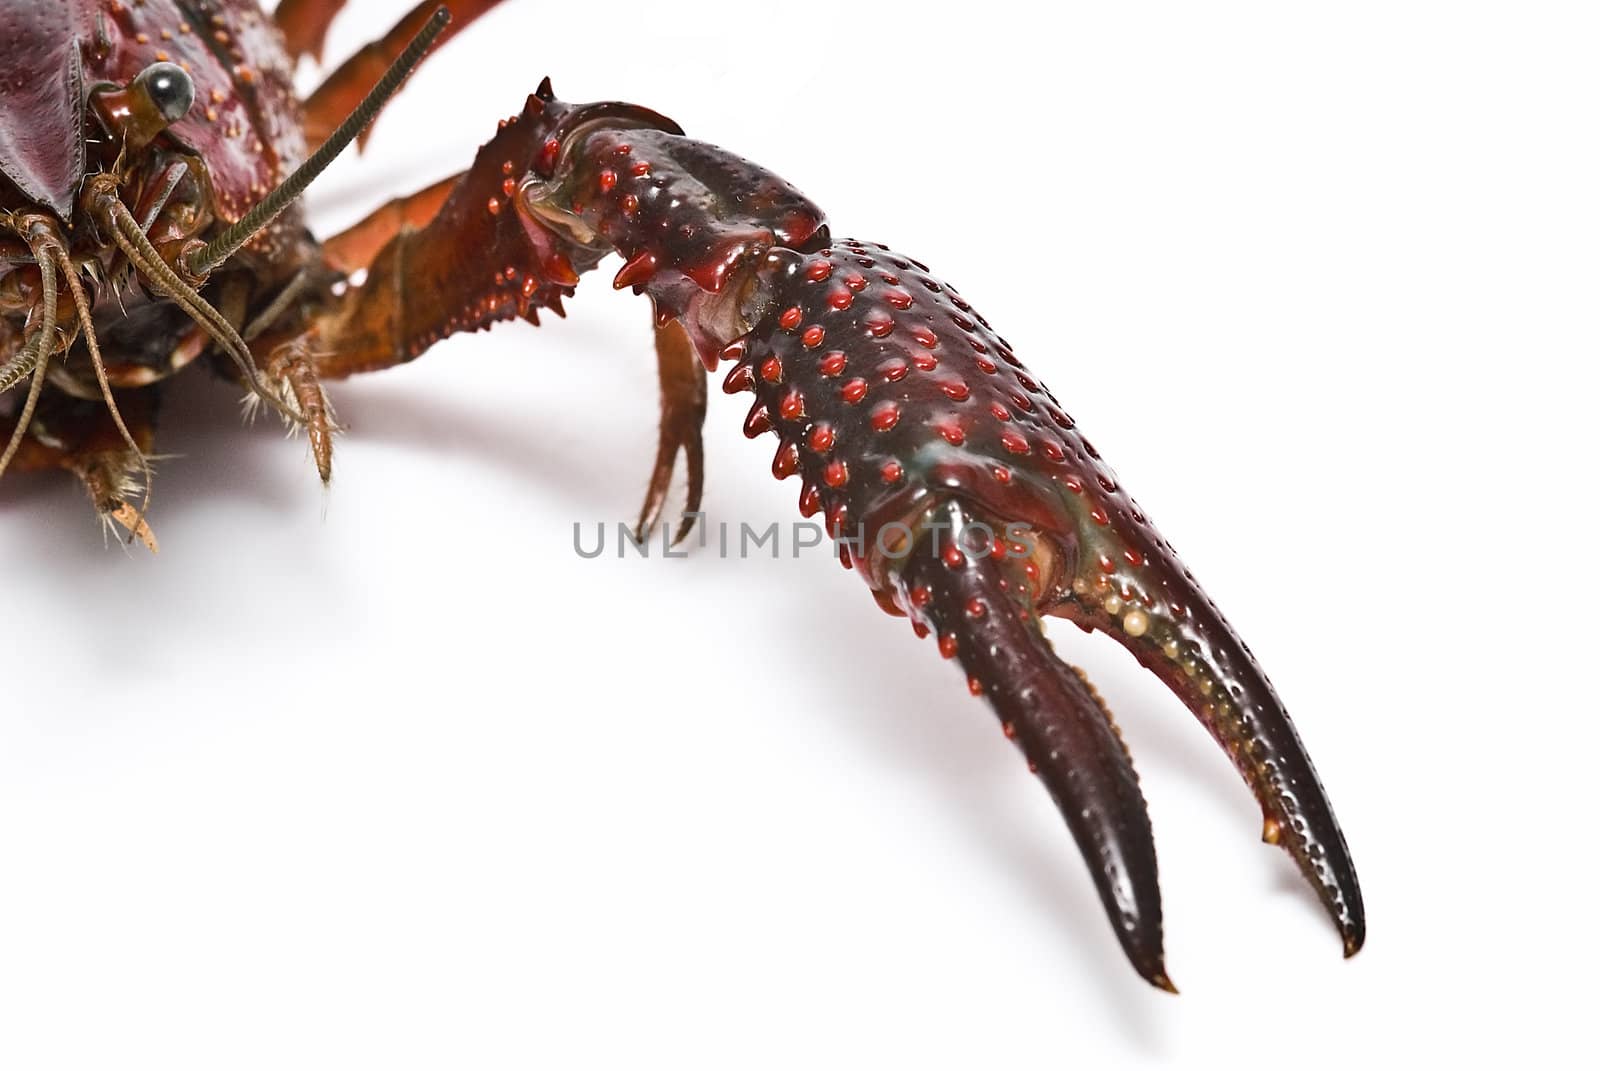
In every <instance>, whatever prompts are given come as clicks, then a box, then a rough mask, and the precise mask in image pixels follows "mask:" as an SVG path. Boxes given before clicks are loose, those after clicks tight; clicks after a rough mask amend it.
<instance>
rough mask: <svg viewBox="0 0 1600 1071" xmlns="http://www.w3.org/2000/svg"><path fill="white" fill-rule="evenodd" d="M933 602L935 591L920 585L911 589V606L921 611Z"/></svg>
mask: <svg viewBox="0 0 1600 1071" xmlns="http://www.w3.org/2000/svg"><path fill="white" fill-rule="evenodd" d="M932 601H933V589H932V588H929V587H927V586H925V585H918V586H917V587H914V588H912V589H911V605H912V606H915V607H917V608H918V609H921V608H922V607H924V606H926V605H928V604H929V603H930V602H932Z"/></svg>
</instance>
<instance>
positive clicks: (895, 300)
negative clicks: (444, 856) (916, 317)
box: [883, 290, 911, 312]
mask: <svg viewBox="0 0 1600 1071" xmlns="http://www.w3.org/2000/svg"><path fill="white" fill-rule="evenodd" d="M883 300H884V302H885V303H886V304H888V305H889V307H891V308H895V309H899V310H900V311H901V312H904V311H905V310H906V309H909V308H910V307H911V295H910V294H908V293H906V292H905V291H904V290H891V291H889V292H888V293H887V294H885V295H883Z"/></svg>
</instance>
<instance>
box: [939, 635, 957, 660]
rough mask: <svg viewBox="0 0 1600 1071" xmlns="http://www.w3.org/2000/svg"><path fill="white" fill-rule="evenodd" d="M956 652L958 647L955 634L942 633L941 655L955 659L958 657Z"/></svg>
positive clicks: (940, 638)
mask: <svg viewBox="0 0 1600 1071" xmlns="http://www.w3.org/2000/svg"><path fill="white" fill-rule="evenodd" d="M956 650H957V645H956V637H955V634H954V633H951V632H943V633H940V634H939V653H940V654H941V655H943V656H944V657H945V658H954V657H955V656H956Z"/></svg>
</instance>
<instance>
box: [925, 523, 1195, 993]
mask: <svg viewBox="0 0 1600 1071" xmlns="http://www.w3.org/2000/svg"><path fill="white" fill-rule="evenodd" d="M940 513H941V514H942V516H941V517H939V518H937V520H939V521H942V522H943V523H938V524H935V525H934V526H933V527H934V529H935V530H936V531H937V530H938V529H941V528H942V529H943V530H944V532H945V533H946V534H940V535H930V536H928V537H925V538H924V539H922V540H921V541H920V542H919V543H918V544H917V546H916V548H915V549H914V550H913V551H912V552H911V554H910V557H909V558H908V559H907V560H906V562H905V564H904V566H903V568H902V569H901V571H900V573H899V576H900V580H901V584H902V591H901V599H900V601H901V605H902V606H903V607H904V608H905V609H906V612H907V613H908V614H909V615H910V617H911V618H912V620H913V621H914V622H915V623H917V624H918V625H920V626H921V627H922V628H924V629H926V630H927V631H929V632H932V633H933V634H934V635H936V636H937V637H938V643H939V650H940V652H941V653H942V654H944V655H945V657H947V658H954V659H956V660H957V661H958V662H960V664H961V666H962V668H963V669H964V670H965V671H966V673H967V676H968V682H969V685H970V687H971V689H972V690H973V691H974V692H976V693H979V694H981V695H983V696H984V697H985V698H986V699H987V700H988V701H989V704H990V705H991V706H992V707H993V708H994V711H995V714H996V715H998V716H999V718H1000V724H1001V729H1002V731H1003V732H1004V733H1005V734H1006V737H1007V738H1008V739H1010V740H1011V741H1012V742H1013V743H1015V744H1016V745H1017V747H1018V748H1020V749H1021V751H1022V753H1023V755H1024V757H1025V758H1026V759H1027V760H1028V768H1029V769H1030V770H1031V771H1033V772H1034V773H1035V774H1037V775H1038V776H1039V779H1040V780H1041V781H1042V782H1044V785H1045V788H1046V789H1047V790H1048V791H1049V793H1050V796H1051V798H1052V799H1054V801H1055V803H1056V807H1057V808H1058V809H1059V810H1060V811H1061V815H1062V817H1063V818H1065V819H1066V822H1067V825H1068V827H1069V828H1070V829H1071V830H1072V835H1073V837H1074V839H1076V840H1077V842H1078V848H1079V850H1080V851H1081V852H1082V853H1083V855H1084V857H1085V859H1086V860H1087V861H1088V863H1089V870H1090V873H1091V874H1092V875H1093V878H1094V882H1095V885H1096V888H1097V890H1098V892H1099V894H1100V900H1101V903H1102V904H1103V905H1104V906H1105V910H1106V914H1107V915H1108V916H1109V917H1110V920H1111V925H1112V928H1113V929H1114V930H1115V931H1116V935H1117V939H1118V941H1119V942H1120V943H1121V945H1122V949H1123V952H1124V953H1125V954H1126V955H1127V957H1128V960H1129V961H1130V962H1131V963H1132V964H1133V966H1134V969H1135V970H1137V971H1138V972H1139V974H1140V976H1141V977H1143V978H1144V979H1145V980H1146V981H1147V982H1149V983H1150V984H1151V985H1153V986H1156V987H1157V988H1159V989H1164V990H1166V991H1168V992H1171V993H1176V992H1177V989H1176V988H1175V987H1174V986H1173V984H1172V980H1171V978H1169V977H1168V975H1167V972H1166V967H1165V965H1164V962H1163V953H1162V924H1161V891H1160V886H1159V883H1158V881H1157V873H1156V849H1155V839H1154V836H1153V834H1152V832H1151V828H1150V816H1149V812H1148V811H1147V809H1146V807H1145V801H1144V795H1143V793H1141V792H1140V790H1139V778H1138V775H1137V774H1136V773H1135V772H1134V769H1133V762H1132V759H1131V757H1130V756H1129V754H1128V749H1127V747H1126V746H1125V745H1124V744H1123V741H1122V735H1121V733H1120V732H1119V731H1118V729H1117V727H1116V723H1115V722H1114V721H1113V720H1112V718H1111V713H1110V711H1109V710H1107V709H1106V706H1105V704H1104V703H1103V702H1102V701H1101V699H1100V696H1099V694H1098V693H1097V692H1096V691H1095V689H1094V687H1093V686H1092V685H1091V684H1089V682H1088V680H1087V678H1085V677H1084V675H1083V673H1082V671H1080V670H1078V669H1076V668H1075V667H1072V666H1069V665H1067V664H1066V663H1064V662H1062V661H1061V660H1060V659H1058V658H1057V657H1056V656H1055V652H1054V651H1053V650H1052V649H1051V646H1050V641H1049V640H1048V639H1047V638H1046V637H1045V635H1044V632H1043V631H1042V629H1041V627H1040V622H1039V617H1038V614H1037V612H1036V610H1035V607H1034V603H1033V598H1032V588H1031V584H1030V582H1029V579H1028V577H1027V575H1026V573H1025V571H1024V568H1023V562H1022V561H1020V560H1010V559H1006V558H1004V557H997V556H995V555H993V554H990V553H987V552H985V553H973V552H972V551H971V550H967V549H963V547H962V545H961V544H960V541H959V539H957V538H955V537H953V536H952V535H950V534H948V533H952V532H958V531H961V530H962V529H963V528H964V527H965V523H964V520H963V516H962V513H961V509H960V507H959V506H957V505H955V504H953V503H951V504H946V505H945V506H943V507H941V508H940Z"/></svg>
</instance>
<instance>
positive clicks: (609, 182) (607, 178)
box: [600, 167, 617, 193]
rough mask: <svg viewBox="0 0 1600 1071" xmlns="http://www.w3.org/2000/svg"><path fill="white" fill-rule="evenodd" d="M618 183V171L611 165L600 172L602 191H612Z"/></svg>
mask: <svg viewBox="0 0 1600 1071" xmlns="http://www.w3.org/2000/svg"><path fill="white" fill-rule="evenodd" d="M616 185H617V173H616V172H615V171H613V170H611V169H610V168H609V167H608V168H605V169H604V170H602V171H601V172H600V192H601V193H610V192H611V191H612V190H613V189H615V188H616Z"/></svg>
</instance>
